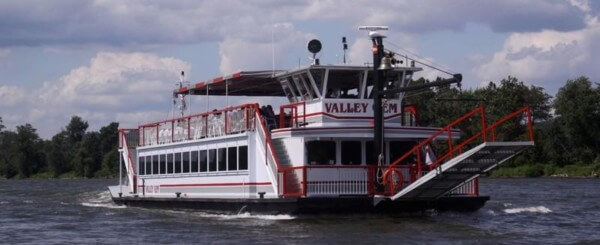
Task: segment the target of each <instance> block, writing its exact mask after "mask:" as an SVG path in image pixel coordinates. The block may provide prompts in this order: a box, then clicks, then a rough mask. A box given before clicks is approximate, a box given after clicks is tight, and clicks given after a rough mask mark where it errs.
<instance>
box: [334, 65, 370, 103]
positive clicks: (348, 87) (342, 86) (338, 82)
mask: <svg viewBox="0 0 600 245" xmlns="http://www.w3.org/2000/svg"><path fill="white" fill-rule="evenodd" d="M362 78H363V72H362V71H348V70H330V71H329V78H328V81H327V91H326V92H325V97H326V98H351V99H358V98H359V97H360V95H359V91H360V84H361V82H362Z"/></svg>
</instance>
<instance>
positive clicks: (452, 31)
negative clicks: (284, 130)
mask: <svg viewBox="0 0 600 245" xmlns="http://www.w3.org/2000/svg"><path fill="white" fill-rule="evenodd" d="M599 15H600V1H586V0H528V1H522V0H489V1H479V0H453V1H439V0H420V1H410V0H385V1H374V0H356V1H343V0H322V1H300V0H288V1H276V0H229V1H216V0H215V1H197V0H181V1H177V0H174V1H140V0H129V1H117V0H90V1H86V0H53V1H45V0H39V1H36V0H13V1H11V0H4V1H0V117H2V119H3V121H4V124H5V125H6V126H7V127H8V129H14V128H15V126H17V125H23V124H25V123H31V124H32V125H33V126H34V127H35V128H37V129H38V132H39V134H40V136H42V137H43V138H50V137H52V136H53V135H54V134H56V133H57V132H59V131H60V130H62V128H64V126H65V125H66V124H67V123H68V122H69V120H70V118H71V116H73V115H79V116H81V117H82V118H83V119H84V120H87V121H88V122H89V124H90V130H97V129H98V128H100V127H102V126H104V125H107V124H108V123H109V122H113V121H116V122H119V123H120V126H121V127H124V128H126V127H137V125H139V124H142V123H146V122H150V121H155V120H164V119H166V118H168V116H169V112H170V110H171V108H172V106H171V92H172V89H173V88H174V86H175V83H176V82H177V81H178V80H179V73H180V71H182V70H184V71H186V80H189V81H190V82H192V83H193V82H198V81H204V80H209V79H211V78H213V77H217V76H221V75H225V74H230V73H233V72H236V71H241V70H270V69H272V68H273V67H274V68H275V69H291V68H296V67H298V66H299V65H300V66H305V65H308V64H310V59H309V56H310V54H309V53H308V52H307V50H306V43H307V42H308V41H309V40H311V39H314V38H317V39H319V40H321V42H322V43H323V49H322V51H321V52H320V53H319V54H318V57H319V58H320V59H321V63H322V64H339V63H341V62H342V57H343V51H342V44H341V38H342V37H343V36H345V37H347V39H348V46H349V49H348V51H347V58H348V62H349V63H351V64H354V65H364V64H365V62H372V57H371V43H370V40H369V39H368V35H367V33H366V32H364V31H359V30H358V29H357V27H358V26H360V25H386V26H389V31H386V32H385V35H386V36H387V38H386V39H385V41H384V44H385V45H386V48H389V49H391V50H394V51H396V52H397V53H400V54H407V55H409V57H414V58H419V59H421V60H423V61H426V62H428V63H433V64H436V66H439V67H441V68H444V69H446V70H449V71H452V72H455V73H462V74H463V76H464V79H463V87H467V88H477V87H480V86H485V85H486V84H488V83H489V82H490V81H495V82H497V81H500V80H501V79H502V78H506V77H508V76H514V77H517V78H518V79H520V80H522V81H524V82H525V83H526V84H528V85H536V86H541V87H543V88H545V91H546V92H548V93H549V94H551V95H553V94H555V93H556V91H557V90H558V88H559V87H561V86H562V85H564V83H565V82H566V81H567V80H568V79H574V78H576V77H578V76H587V77H589V78H590V79H591V80H592V81H594V82H598V81H599V80H600V69H599V67H600V58H598V57H600V21H599V19H598V16H599ZM416 55H418V56H416ZM273 61H274V62H273ZM420 76H423V77H427V78H434V77H436V76H446V75H444V74H441V73H439V72H437V71H435V70H431V69H425V70H424V71H423V72H421V74H417V75H415V77H420ZM213 100H215V98H213ZM248 100H252V99H251V98H241V99H238V100H237V101H235V100H234V102H243V101H248ZM234 102H232V103H234ZM210 103H211V105H215V106H216V105H218V103H216V102H213V101H212V100H211V101H210ZM191 104H192V111H193V112H201V111H203V110H205V109H206V108H204V105H205V104H206V98H202V97H197V98H195V99H194V101H193V102H192V103H191Z"/></svg>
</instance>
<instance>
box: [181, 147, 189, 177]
mask: <svg viewBox="0 0 600 245" xmlns="http://www.w3.org/2000/svg"><path fill="white" fill-rule="evenodd" d="M182 163H183V172H184V173H189V172H190V152H189V151H186V152H184V153H183V161H182Z"/></svg>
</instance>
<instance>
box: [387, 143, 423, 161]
mask: <svg viewBox="0 0 600 245" xmlns="http://www.w3.org/2000/svg"><path fill="white" fill-rule="evenodd" d="M389 144H390V159H389V160H390V163H392V162H394V161H396V159H398V158H399V157H401V156H402V155H404V154H405V153H406V152H408V151H410V150H411V149H412V148H413V147H414V146H415V144H416V143H415V142H412V141H391V142H390V143H389ZM415 162H416V156H415V155H414V154H413V155H412V156H409V157H407V158H406V159H405V160H404V161H402V162H401V163H400V164H402V165H406V164H412V163H415Z"/></svg>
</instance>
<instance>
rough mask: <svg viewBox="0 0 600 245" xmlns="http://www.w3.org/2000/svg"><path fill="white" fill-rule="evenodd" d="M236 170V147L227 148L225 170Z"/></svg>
mask: <svg viewBox="0 0 600 245" xmlns="http://www.w3.org/2000/svg"><path fill="white" fill-rule="evenodd" d="M237 168H238V166H237V147H229V148H227V170H228V171H235V170H237Z"/></svg>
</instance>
